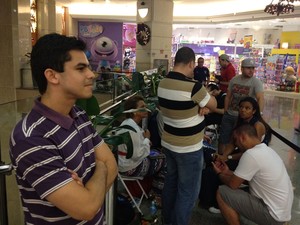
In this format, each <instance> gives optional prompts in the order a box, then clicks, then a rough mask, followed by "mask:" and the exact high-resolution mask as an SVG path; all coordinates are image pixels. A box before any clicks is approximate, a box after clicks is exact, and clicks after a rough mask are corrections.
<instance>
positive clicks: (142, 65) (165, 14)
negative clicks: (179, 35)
mask: <svg viewBox="0 0 300 225" xmlns="http://www.w3.org/2000/svg"><path fill="white" fill-rule="evenodd" d="M142 2H143V3H144V4H143V3H142ZM144 7H148V14H147V16H146V17H145V18H141V17H140V16H139V13H138V11H137V17H136V18H137V23H138V24H139V23H144V24H146V25H148V27H149V28H150V31H151V38H150V41H149V43H147V44H146V45H144V46H142V45H140V44H139V43H138V42H137V45H136V70H137V71H145V70H148V69H152V68H154V62H155V61H156V60H159V59H164V60H168V67H170V63H171V48H172V25H173V1H172V0H144V1H143V0H138V1H137V10H139V9H140V8H144ZM168 69H169V68H168Z"/></svg>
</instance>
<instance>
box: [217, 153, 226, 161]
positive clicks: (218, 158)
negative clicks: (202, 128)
mask: <svg viewBox="0 0 300 225" xmlns="http://www.w3.org/2000/svg"><path fill="white" fill-rule="evenodd" d="M215 155H216V160H217V161H221V162H226V161H227V160H228V158H227V156H225V155H220V154H215Z"/></svg>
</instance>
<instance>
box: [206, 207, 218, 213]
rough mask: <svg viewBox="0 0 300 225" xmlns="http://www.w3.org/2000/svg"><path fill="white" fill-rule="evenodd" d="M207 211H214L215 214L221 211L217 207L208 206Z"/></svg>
mask: <svg viewBox="0 0 300 225" xmlns="http://www.w3.org/2000/svg"><path fill="white" fill-rule="evenodd" d="M208 211H209V212H210V213H215V214H218V213H221V211H220V209H217V208H215V207H213V206H212V207H209V208H208Z"/></svg>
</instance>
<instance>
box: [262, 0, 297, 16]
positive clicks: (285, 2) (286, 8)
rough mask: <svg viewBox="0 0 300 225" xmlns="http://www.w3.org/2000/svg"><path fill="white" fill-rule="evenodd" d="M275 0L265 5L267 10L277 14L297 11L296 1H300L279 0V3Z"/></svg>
mask: <svg viewBox="0 0 300 225" xmlns="http://www.w3.org/2000/svg"><path fill="white" fill-rule="evenodd" d="M273 1H274V0H272V2H271V3H270V4H269V5H267V6H266V7H265V10H264V11H265V12H266V13H269V14H272V15H275V14H276V15H277V16H279V15H280V14H289V13H292V12H294V11H295V7H294V5H293V3H294V2H297V1H300V0H278V3H277V4H273Z"/></svg>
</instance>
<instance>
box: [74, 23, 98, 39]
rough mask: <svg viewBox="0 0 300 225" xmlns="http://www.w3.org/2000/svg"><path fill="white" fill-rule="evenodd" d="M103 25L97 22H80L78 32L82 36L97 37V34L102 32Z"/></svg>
mask: <svg viewBox="0 0 300 225" xmlns="http://www.w3.org/2000/svg"><path fill="white" fill-rule="evenodd" d="M102 32H103V26H101V25H99V24H80V25H79V34H80V35H81V36H83V37H90V38H93V37H97V36H98V35H99V34H102Z"/></svg>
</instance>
